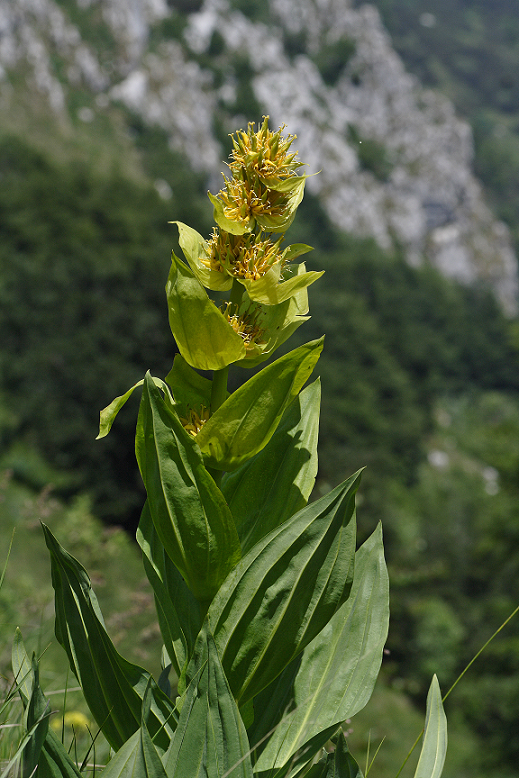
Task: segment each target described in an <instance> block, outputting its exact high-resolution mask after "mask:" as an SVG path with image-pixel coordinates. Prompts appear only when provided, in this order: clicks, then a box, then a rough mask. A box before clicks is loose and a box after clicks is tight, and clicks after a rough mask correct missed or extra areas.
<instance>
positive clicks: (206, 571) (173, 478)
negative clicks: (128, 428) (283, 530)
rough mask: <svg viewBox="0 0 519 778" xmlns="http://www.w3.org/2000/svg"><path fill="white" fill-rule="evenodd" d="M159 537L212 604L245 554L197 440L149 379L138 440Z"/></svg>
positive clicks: (199, 593)
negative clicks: (214, 597)
mask: <svg viewBox="0 0 519 778" xmlns="http://www.w3.org/2000/svg"><path fill="white" fill-rule="evenodd" d="M135 449H136V453H137V461H138V463H139V468H140V471H141V475H142V479H143V481H144V485H145V487H146V491H147V493H148V506H149V509H150V513H151V517H152V520H153V524H154V526H155V529H156V531H157V534H158V536H159V538H160V540H161V542H162V543H163V545H164V548H165V550H166V553H167V554H168V556H169V558H170V559H171V560H172V561H173V562H174V563H175V565H176V566H177V568H178V570H179V571H180V573H181V575H182V576H183V577H184V579H185V581H186V583H187V585H188V586H189V588H190V589H191V591H192V592H193V594H194V595H195V597H196V598H197V599H198V600H200V601H203V602H207V601H210V600H211V599H212V598H213V596H214V594H215V593H216V591H217V590H218V588H219V587H220V585H221V583H222V582H223V581H224V579H225V577H226V576H227V574H228V573H229V572H230V571H231V570H232V568H233V567H234V565H235V564H236V562H237V561H238V559H239V558H240V555H241V550H240V541H239V538H238V533H237V531H236V527H235V525H234V521H233V518H232V515H231V512H230V510H229V508H228V506H227V504H226V502H225V499H224V497H223V495H222V493H221V491H220V490H219V489H218V487H217V486H216V484H215V482H214V480H213V478H212V477H211V476H210V475H209V473H208V472H207V470H206V468H205V467H204V463H203V460H202V455H201V453H200V449H199V447H198V445H197V443H196V442H195V439H194V438H193V437H192V436H191V435H189V434H188V433H187V432H186V431H185V430H184V428H183V426H182V424H181V422H180V421H179V419H178V416H177V414H176V413H175V412H174V411H172V410H171V409H170V408H168V407H167V405H166V403H165V402H164V401H163V399H162V397H161V395H160V392H159V390H158V389H157V388H156V386H155V385H154V383H153V381H152V379H151V377H150V375H149V374H147V375H146V379H145V383H144V388H143V392H142V400H141V407H140V409H139V418H138V421H137V433H136V438H135Z"/></svg>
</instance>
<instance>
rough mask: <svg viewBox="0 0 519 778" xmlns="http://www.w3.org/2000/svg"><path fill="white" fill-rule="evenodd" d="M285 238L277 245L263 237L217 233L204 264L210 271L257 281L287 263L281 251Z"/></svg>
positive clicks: (213, 234)
mask: <svg viewBox="0 0 519 778" xmlns="http://www.w3.org/2000/svg"><path fill="white" fill-rule="evenodd" d="M282 239H283V238H282V237H281V238H279V239H278V240H277V241H275V242H273V241H272V240H270V239H269V238H267V239H265V238H262V237H261V234H258V235H253V234H252V235H251V234H250V233H249V234H247V235H231V234H230V233H227V232H225V231H223V230H218V229H217V228H216V227H215V228H214V229H213V233H212V235H211V238H210V239H209V240H208V242H207V244H206V246H205V247H204V251H205V254H206V256H205V257H201V258H200V261H201V263H202V264H203V265H205V267H207V268H209V270H216V271H219V272H227V273H228V274H229V275H231V276H233V277H234V278H246V279H249V280H251V281H257V280H258V279H259V278H261V277H262V276H264V275H265V273H266V272H267V271H268V270H270V268H271V267H273V266H274V265H276V264H280V265H281V269H282V266H283V263H284V253H283V252H281V251H280V245H281V241H282Z"/></svg>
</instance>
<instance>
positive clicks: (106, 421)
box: [96, 378, 173, 440]
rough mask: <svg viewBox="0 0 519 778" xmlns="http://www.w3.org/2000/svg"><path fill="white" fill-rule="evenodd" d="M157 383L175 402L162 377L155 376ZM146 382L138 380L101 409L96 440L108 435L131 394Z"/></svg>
mask: <svg viewBox="0 0 519 778" xmlns="http://www.w3.org/2000/svg"><path fill="white" fill-rule="evenodd" d="M153 380H154V382H155V384H156V385H157V386H159V387H160V388H161V389H162V390H163V391H164V393H165V394H166V395H168V396H169V397H170V399H171V402H173V398H172V397H171V396H170V394H169V388H168V387H167V385H166V384H165V383H164V381H162V380H161V379H160V378H154V379H153ZM143 383H144V379H143V378H141V380H140V381H137V383H136V384H134V385H133V386H132V387H131V389H128V391H127V392H125V393H124V394H122V395H120V397H116V398H115V400H112V402H111V403H110V405H107V406H106V408H103V410H102V411H101V413H100V414H99V415H100V419H99V435H98V436H97V438H96V440H100V439H101V438H104V437H106V435H108V433H109V432H110V430H111V429H112V425H113V423H114V420H115V417H116V416H117V414H118V413H119V411H120V410H121V408H122V407H123V405H124V404H125V403H126V402H127V401H128V400H129V398H130V397H131V395H132V394H133V392H134V390H135V389H138V387H139V386H142V385H143Z"/></svg>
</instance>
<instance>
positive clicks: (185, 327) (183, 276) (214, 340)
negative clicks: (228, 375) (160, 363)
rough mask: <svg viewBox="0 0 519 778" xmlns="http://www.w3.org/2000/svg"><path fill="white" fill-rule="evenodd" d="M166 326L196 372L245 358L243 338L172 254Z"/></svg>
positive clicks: (190, 273) (193, 275) (214, 368)
mask: <svg viewBox="0 0 519 778" xmlns="http://www.w3.org/2000/svg"><path fill="white" fill-rule="evenodd" d="M166 295H167V299H168V311H169V323H170V327H171V331H172V333H173V337H174V338H175V340H176V342H177V346H178V349H179V351H180V353H181V354H182V356H183V357H184V359H185V360H186V362H188V364H190V365H191V367H195V368H197V369H199V370H221V369H222V368H224V367H226V366H227V365H230V364H231V363H232V362H236V360H237V359H241V358H242V357H244V356H245V346H244V343H243V340H242V338H241V337H240V335H238V334H237V333H236V332H234V330H233V328H232V327H231V325H230V324H229V322H228V321H227V320H226V319H225V317H224V316H223V314H222V312H221V311H220V310H219V309H218V308H217V307H216V305H215V304H214V303H213V301H212V300H210V299H209V297H208V296H207V292H206V291H205V289H204V288H203V286H202V285H201V284H200V281H198V279H197V278H196V276H195V274H194V273H193V271H192V270H190V269H189V268H188V267H187V265H185V264H184V263H183V262H182V261H181V260H180V259H178V257H176V256H175V254H172V256H171V270H170V273H169V277H168V282H167V285H166Z"/></svg>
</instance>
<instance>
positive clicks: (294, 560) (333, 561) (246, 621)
mask: <svg viewBox="0 0 519 778" xmlns="http://www.w3.org/2000/svg"><path fill="white" fill-rule="evenodd" d="M359 480H360V474H359V473H357V474H355V475H354V476H352V477H351V478H350V479H348V481H346V482H345V483H344V484H342V485H341V486H338V487H337V488H336V489H334V490H333V491H331V492H330V493H329V494H327V495H326V496H325V497H322V498H321V499H320V500H317V501H316V502H314V503H312V504H311V505H308V506H307V507H306V508H303V509H302V510H301V511H299V512H298V513H296V514H295V515H294V516H293V517H292V518H291V519H290V520H289V521H287V522H285V523H284V524H283V525H282V526H281V527H278V528H277V529H275V530H273V531H272V532H271V533H270V534H269V535H267V536H266V537H265V538H263V539H262V540H261V541H260V542H259V543H257V544H256V545H255V546H254V547H253V548H252V549H251V550H250V551H249V552H248V554H246V556H244V557H243V559H242V560H241V561H240V562H239V563H238V565H237V566H236V568H235V569H234V570H233V572H232V573H231V574H230V575H229V577H228V578H227V580H226V581H225V583H224V584H223V586H222V587H221V589H220V591H219V592H218V594H217V595H216V597H215V599H214V601H213V602H212V604H211V606H210V608H209V611H208V619H209V623H210V625H211V629H212V632H213V634H214V636H215V641H216V646H217V648H218V652H219V654H220V656H221V658H222V664H223V667H224V670H225V674H226V676H227V678H228V680H229V684H230V687H231V689H232V691H233V694H234V696H235V698H236V699H237V700H239V701H240V704H241V705H243V704H244V703H245V702H246V701H247V700H248V699H251V698H252V697H254V696H255V695H256V694H258V693H259V692H260V691H261V690H262V689H264V688H265V687H266V686H268V684H269V683H270V682H271V681H273V680H274V678H276V677H277V676H278V675H279V674H280V673H281V672H282V670H283V669H284V668H285V667H286V666H287V665H288V664H289V663H290V662H291V660H292V659H293V658H294V657H295V656H297V654H299V653H300V652H301V651H302V650H303V649H304V648H305V646H306V645H308V643H309V642H310V641H311V640H312V639H313V638H314V637H315V636H316V635H317V634H318V633H319V632H320V631H321V630H322V629H323V627H324V626H325V625H326V624H327V623H328V621H329V620H330V618H331V617H332V616H333V614H334V613H335V611H336V610H337V608H338V607H339V606H340V605H341V604H342V603H343V602H344V601H345V600H346V599H347V597H348V595H349V592H350V588H351V582H352V578H353V566H354V555H355V500H354V495H355V492H356V490H357V487H358V483H359Z"/></svg>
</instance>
